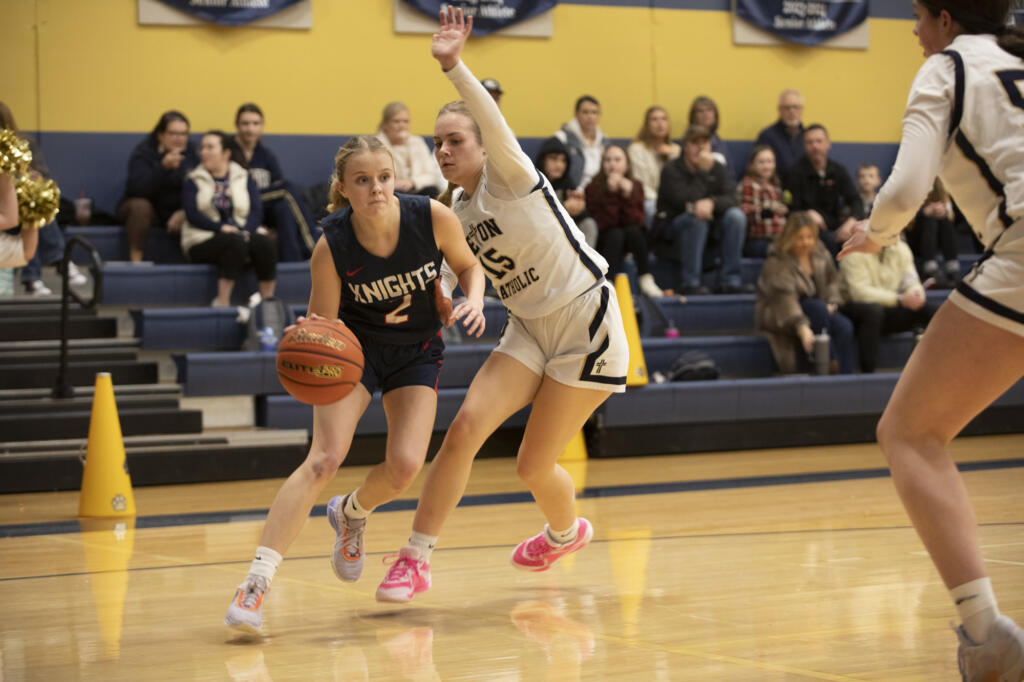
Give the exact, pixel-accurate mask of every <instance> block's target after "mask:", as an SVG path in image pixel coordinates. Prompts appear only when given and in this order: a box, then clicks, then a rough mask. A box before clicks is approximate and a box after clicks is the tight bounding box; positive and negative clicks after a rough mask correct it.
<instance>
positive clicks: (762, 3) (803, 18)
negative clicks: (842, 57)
mask: <svg viewBox="0 0 1024 682" xmlns="http://www.w3.org/2000/svg"><path fill="white" fill-rule="evenodd" d="M735 2H736V6H735V7H736V10H735V11H736V16H737V17H739V18H740V19H743V20H744V21H747V22H749V23H751V24H753V25H754V26H756V27H757V28H760V29H763V30H765V31H768V32H769V33H771V34H773V35H775V36H776V37H778V38H781V39H782V40H786V41H788V42H791V43H797V44H799V45H820V44H821V43H823V42H825V41H826V40H829V39H830V38H835V37H836V36H838V35H842V34H843V33H846V32H847V31H851V30H853V29H855V28H857V27H858V26H860V25H861V24H863V23H864V22H865V21H866V20H867V18H868V0H735Z"/></svg>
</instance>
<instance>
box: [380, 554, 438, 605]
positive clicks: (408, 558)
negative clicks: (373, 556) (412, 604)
mask: <svg viewBox="0 0 1024 682" xmlns="http://www.w3.org/2000/svg"><path fill="white" fill-rule="evenodd" d="M391 556H392V557H394V556H395V555H394V554H392V555H391ZM387 558H388V557H385V561H386V560H387ZM394 561H395V563H393V564H391V568H390V569H389V570H388V574H387V575H386V576H384V580H383V581H382V582H381V584H380V586H379V587H378V588H377V601H384V602H396V603H404V602H407V601H411V600H412V598H413V597H415V596H416V595H417V594H419V593H420V592H425V591H426V590H429V589H430V564H429V563H427V562H426V561H422V560H420V558H419V552H418V551H417V550H415V549H414V548H412V547H403V548H402V549H401V550H400V551H399V552H398V557H397V558H396V559H395V560H394Z"/></svg>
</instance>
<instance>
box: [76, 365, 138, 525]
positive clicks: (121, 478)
mask: <svg viewBox="0 0 1024 682" xmlns="http://www.w3.org/2000/svg"><path fill="white" fill-rule="evenodd" d="M78 515H79V516H135V496H134V495H133V494H132V480H131V478H129V476H128V462H127V460H126V459H125V454H124V440H123V439H122V438H121V422H120V420H119V419H118V417H117V403H116V402H114V384H113V382H111V380H110V373H109V372H100V373H98V374H97V375H96V388H95V391H94V392H93V396H92V417H91V418H90V420H89V446H88V450H86V453H85V471H84V472H83V473H82V492H81V495H80V496H79V498H78Z"/></svg>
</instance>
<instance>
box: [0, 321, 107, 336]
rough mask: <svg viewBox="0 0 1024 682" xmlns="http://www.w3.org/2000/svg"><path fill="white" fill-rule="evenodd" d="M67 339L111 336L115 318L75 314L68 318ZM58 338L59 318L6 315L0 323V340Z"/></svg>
mask: <svg viewBox="0 0 1024 682" xmlns="http://www.w3.org/2000/svg"><path fill="white" fill-rule="evenodd" d="M67 336H68V338H69V339H86V338H93V339H95V338H113V337H116V336H117V320H116V319H114V318H112V317H91V316H86V315H82V316H75V317H69V318H68V324H67ZM59 338H60V320H59V319H55V318H43V317H7V318H5V319H4V323H3V324H2V325H0V341H34V340H48V339H59Z"/></svg>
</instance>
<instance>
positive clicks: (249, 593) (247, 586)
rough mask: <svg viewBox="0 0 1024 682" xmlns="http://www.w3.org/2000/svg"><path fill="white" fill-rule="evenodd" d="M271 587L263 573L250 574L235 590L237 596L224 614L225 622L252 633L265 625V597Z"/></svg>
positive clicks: (257, 631)
mask: <svg viewBox="0 0 1024 682" xmlns="http://www.w3.org/2000/svg"><path fill="white" fill-rule="evenodd" d="M268 588H269V586H268V584H267V579H266V578H264V577H263V576H262V575H249V576H247V577H246V578H245V580H244V581H243V582H242V584H241V585H239V586H238V589H237V590H236V591H235V598H234V599H233V600H232V601H231V606H229V607H228V615H226V616H224V624H225V625H228V626H230V627H233V628H235V629H236V630H241V631H243V632H248V633H252V634H257V633H259V631H260V628H261V627H263V597H264V595H266V593H267V589H268Z"/></svg>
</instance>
